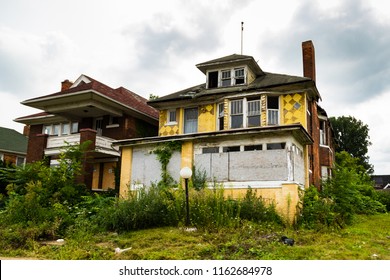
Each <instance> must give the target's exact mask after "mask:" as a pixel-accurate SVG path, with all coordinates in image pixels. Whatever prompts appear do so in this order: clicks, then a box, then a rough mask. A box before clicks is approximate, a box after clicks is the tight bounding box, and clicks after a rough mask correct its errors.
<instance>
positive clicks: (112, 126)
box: [106, 123, 119, 128]
mask: <svg viewBox="0 0 390 280" xmlns="http://www.w3.org/2000/svg"><path fill="white" fill-rule="evenodd" d="M115 127H119V123H116V124H108V125H106V128H115Z"/></svg>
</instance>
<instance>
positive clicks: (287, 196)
mask: <svg viewBox="0 0 390 280" xmlns="http://www.w3.org/2000/svg"><path fill="white" fill-rule="evenodd" d="M247 191H248V190H247V189H234V188H226V189H225V190H224V194H225V196H226V197H231V198H233V199H242V198H243V197H244V196H245V195H246V193H247ZM253 191H255V192H256V195H257V196H258V197H262V198H263V199H264V201H265V202H266V203H269V204H272V203H273V204H275V208H276V211H277V212H278V213H279V214H280V215H281V216H282V217H283V218H284V219H285V220H286V221H287V222H289V223H292V222H293V221H294V219H295V216H296V214H297V205H298V203H299V186H298V185H297V184H283V185H282V186H281V187H280V188H258V189H256V188H255V189H253Z"/></svg>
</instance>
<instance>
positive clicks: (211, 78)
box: [208, 71, 218, 88]
mask: <svg viewBox="0 0 390 280" xmlns="http://www.w3.org/2000/svg"><path fill="white" fill-rule="evenodd" d="M216 87H218V71H214V72H209V73H208V88H216Z"/></svg>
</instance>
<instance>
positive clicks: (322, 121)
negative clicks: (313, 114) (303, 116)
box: [320, 118, 328, 146]
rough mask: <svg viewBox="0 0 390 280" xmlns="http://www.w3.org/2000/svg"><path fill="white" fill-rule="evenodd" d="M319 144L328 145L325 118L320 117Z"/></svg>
mask: <svg viewBox="0 0 390 280" xmlns="http://www.w3.org/2000/svg"><path fill="white" fill-rule="evenodd" d="M320 145H321V146H328V139H327V125H326V120H325V119H322V118H320Z"/></svg>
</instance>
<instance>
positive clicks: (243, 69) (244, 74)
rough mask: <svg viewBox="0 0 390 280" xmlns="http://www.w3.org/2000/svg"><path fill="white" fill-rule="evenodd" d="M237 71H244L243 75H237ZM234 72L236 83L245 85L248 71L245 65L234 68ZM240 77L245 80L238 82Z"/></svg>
mask: <svg viewBox="0 0 390 280" xmlns="http://www.w3.org/2000/svg"><path fill="white" fill-rule="evenodd" d="M237 71H242V72H243V74H242V76H236V73H237ZM233 74H234V75H233V77H234V85H245V84H246V71H245V67H238V68H234V69H233ZM238 79H243V80H244V82H243V83H240V84H238V83H237V80H238Z"/></svg>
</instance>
